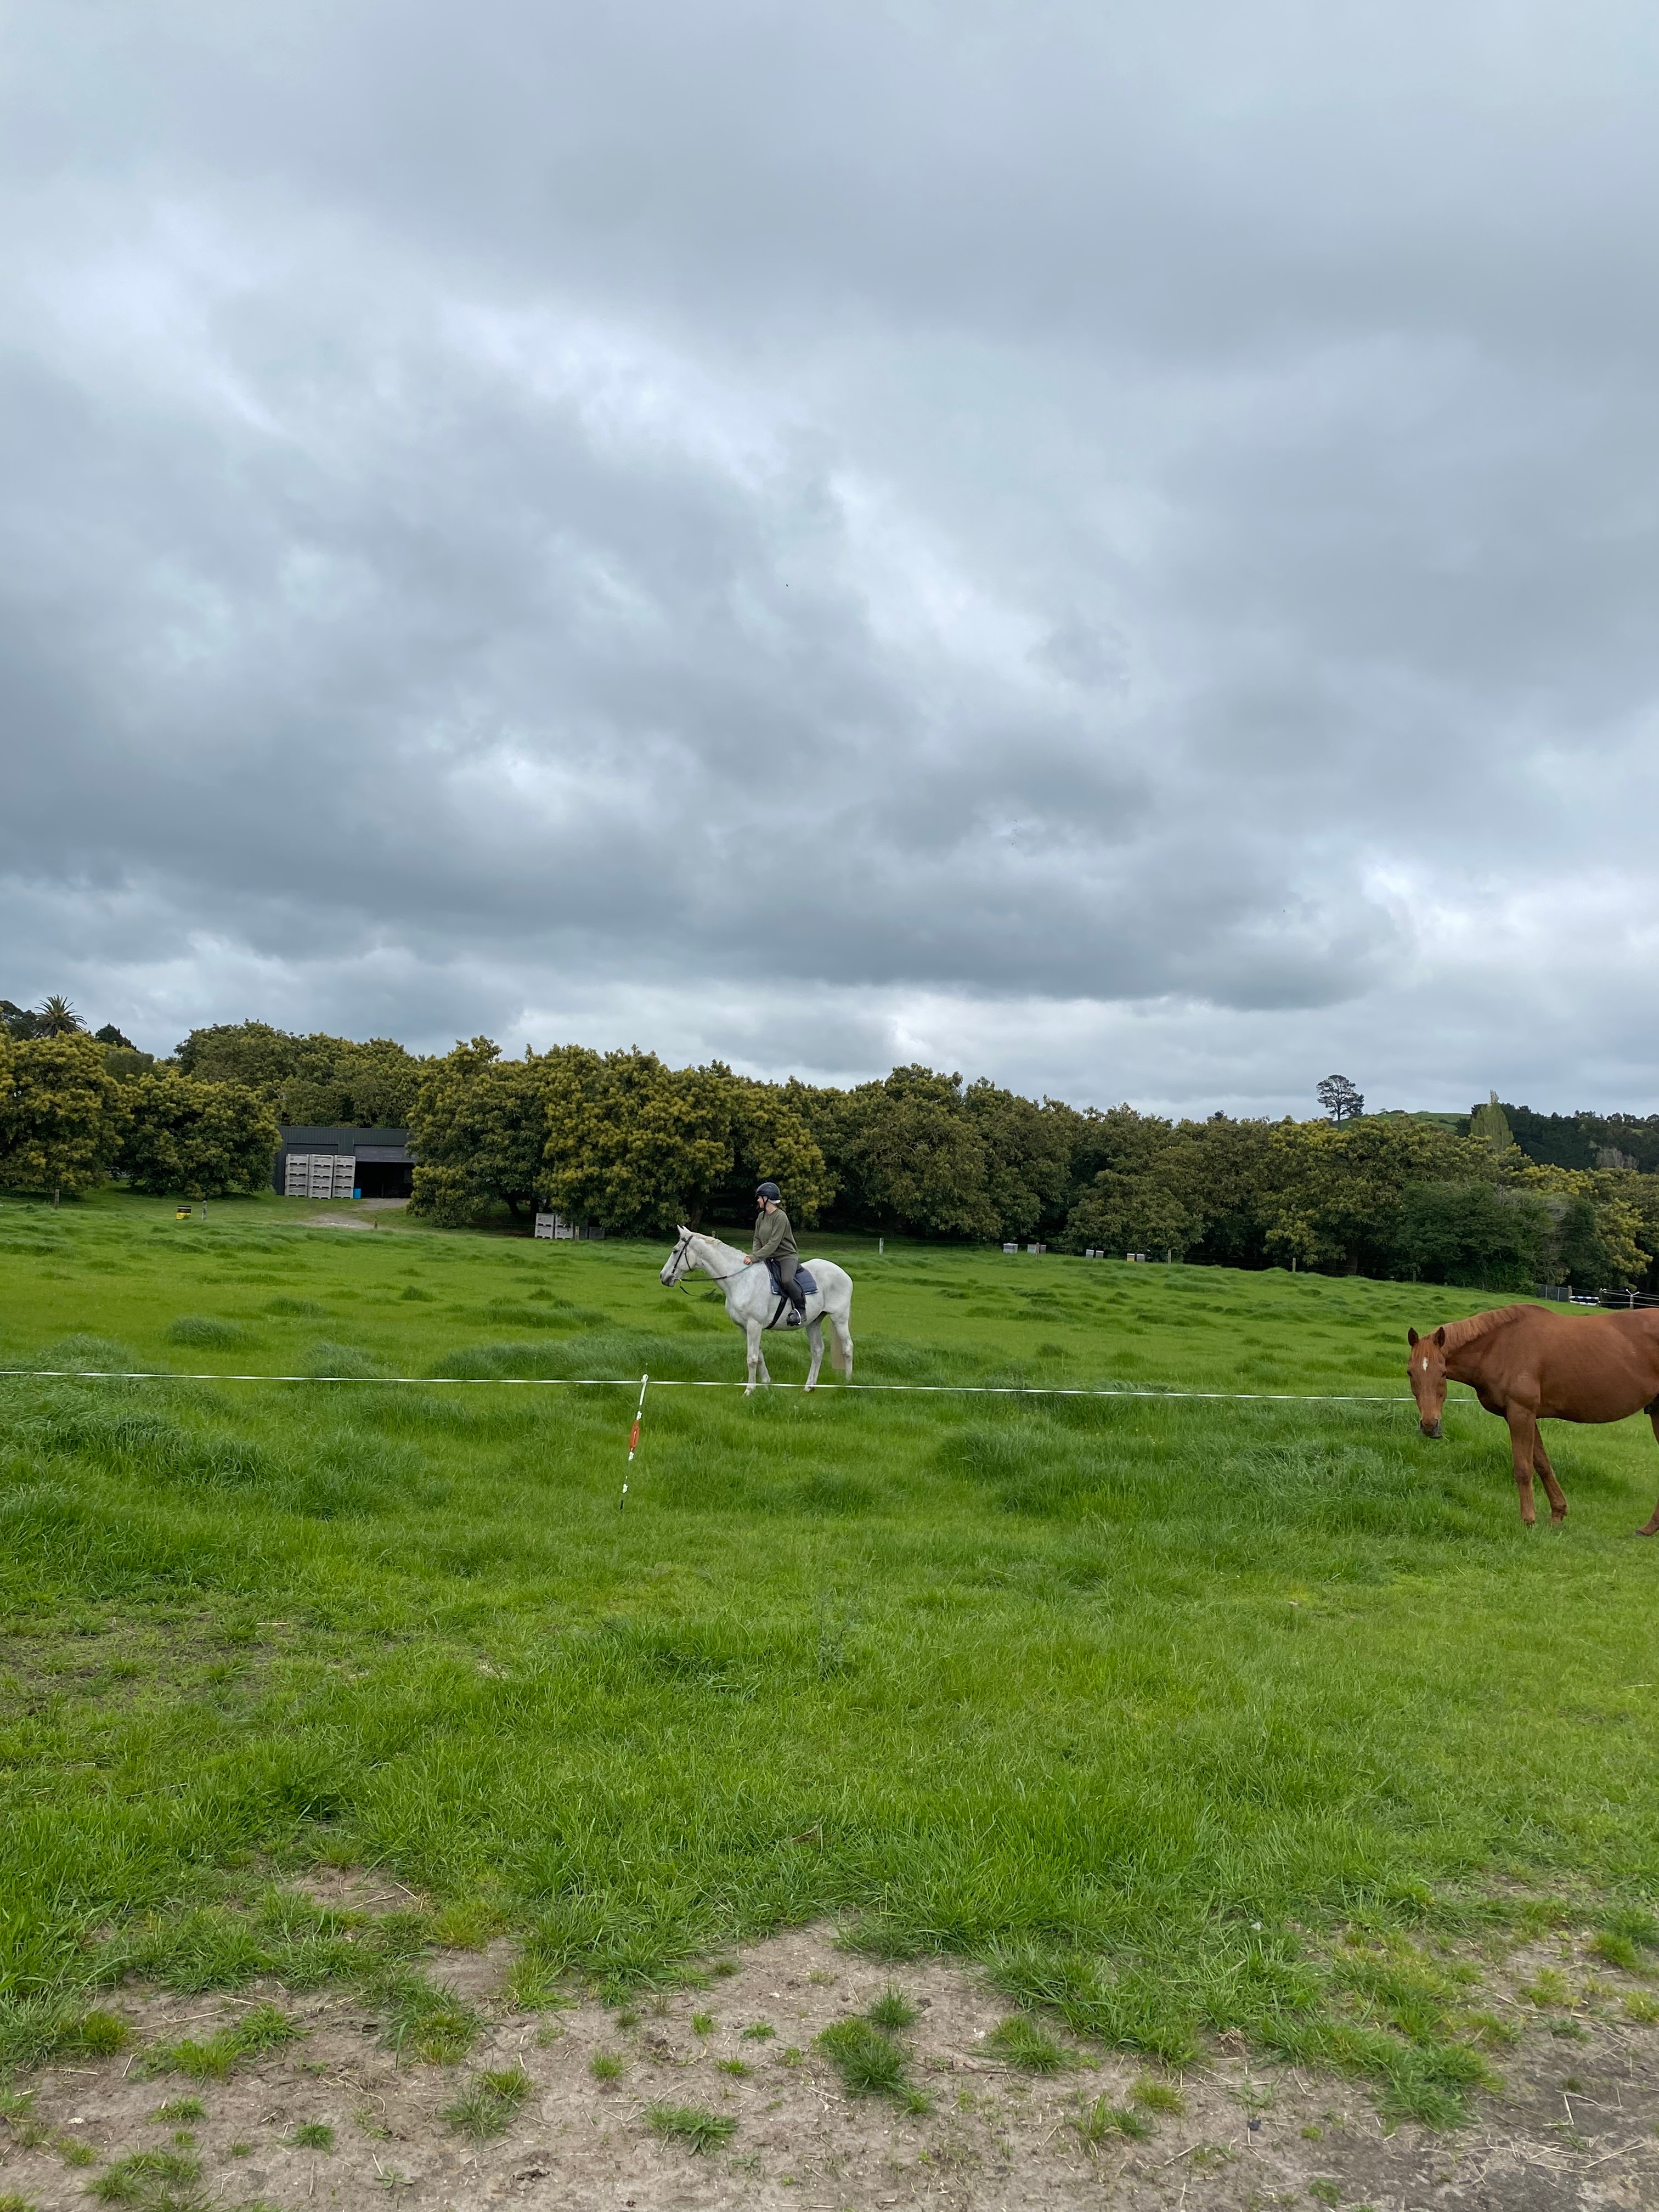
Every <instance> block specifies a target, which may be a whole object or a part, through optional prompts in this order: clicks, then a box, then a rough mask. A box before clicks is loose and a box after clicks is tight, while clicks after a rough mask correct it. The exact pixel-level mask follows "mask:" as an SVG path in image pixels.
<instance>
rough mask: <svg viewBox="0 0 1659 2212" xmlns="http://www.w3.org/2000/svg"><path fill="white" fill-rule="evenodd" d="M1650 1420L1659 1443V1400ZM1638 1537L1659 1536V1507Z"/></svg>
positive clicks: (1655, 1509)
mask: <svg viewBox="0 0 1659 2212" xmlns="http://www.w3.org/2000/svg"><path fill="white" fill-rule="evenodd" d="M1648 1419H1650V1421H1651V1422H1652V1423H1653V1440H1654V1442H1655V1443H1659V1399H1656V1401H1654V1403H1653V1404H1652V1405H1651V1406H1650V1407H1648ZM1636 1533H1637V1534H1638V1536H1659V1505H1656V1506H1655V1507H1654V1509H1653V1517H1652V1519H1651V1520H1650V1522H1648V1525H1647V1527H1646V1528H1638V1530H1637V1532H1636Z"/></svg>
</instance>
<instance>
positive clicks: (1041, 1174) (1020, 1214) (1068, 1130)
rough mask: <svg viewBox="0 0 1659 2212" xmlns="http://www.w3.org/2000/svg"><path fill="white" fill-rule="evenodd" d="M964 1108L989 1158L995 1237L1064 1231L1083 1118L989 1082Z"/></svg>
mask: <svg viewBox="0 0 1659 2212" xmlns="http://www.w3.org/2000/svg"><path fill="white" fill-rule="evenodd" d="M963 1107H964V1108H965V1109H966V1111H967V1115H968V1118H969V1121H970V1122H971V1123H972V1125H973V1127H974V1130H975V1134H976V1135H977V1137H978V1139H979V1142H980V1148H981V1153H982V1156H983V1158H984V1162H985V1196H986V1200H987V1204H988V1206H989V1208H990V1212H991V1214H992V1217H993V1218H994V1222H995V1224H996V1231H995V1233H997V1234H1000V1236H1001V1237H1005V1238H1008V1237H1034V1236H1036V1235H1038V1234H1039V1233H1042V1234H1044V1235H1048V1236H1052V1235H1054V1233H1055V1232H1057V1231H1060V1229H1061V1228H1062V1227H1063V1225H1064V1224H1065V1220H1066V1209H1067V1206H1068V1203H1069V1201H1070V1199H1071V1196H1072V1185H1073V1167H1072V1162H1073V1153H1074V1152H1075V1150H1076V1147H1077V1143H1078V1138H1079V1127H1080V1123H1081V1121H1082V1116H1081V1115H1079V1114H1078V1113H1077V1112H1076V1111H1075V1109H1073V1108H1072V1107H1070V1106H1066V1105H1062V1104H1061V1103H1059V1102H1058V1101H1057V1100H1055V1099H1052V1098H1045V1099H1044V1100H1043V1102H1042V1104H1041V1105H1040V1106H1039V1105H1037V1104H1036V1102H1035V1101H1034V1100H1032V1099H1030V1098H1022V1097H1020V1096H1019V1095H1018V1092H1016V1091H1001V1090H999V1089H998V1088H997V1086H996V1085H994V1084H993V1083H987V1082H985V1081H983V1080H981V1081H980V1082H977V1083H970V1084H969V1085H968V1088H967V1090H966V1091H964V1093H963Z"/></svg>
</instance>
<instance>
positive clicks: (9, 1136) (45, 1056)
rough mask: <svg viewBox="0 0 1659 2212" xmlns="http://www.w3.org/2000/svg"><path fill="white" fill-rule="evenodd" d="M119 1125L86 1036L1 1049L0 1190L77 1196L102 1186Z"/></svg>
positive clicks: (97, 1054) (108, 1084)
mask: <svg viewBox="0 0 1659 2212" xmlns="http://www.w3.org/2000/svg"><path fill="white" fill-rule="evenodd" d="M121 1120H122V1115H121V1093H120V1089H119V1086H118V1085H117V1084H116V1082H115V1081H114V1079H113V1078H112V1076H111V1075H110V1074H109V1073H108V1072H107V1070H106V1068H105V1066H104V1055H103V1051H102V1048H100V1046H98V1045H95V1044H94V1042H93V1041H92V1039H91V1038H90V1037H89V1036H42V1037H30V1038H19V1039H16V1040H15V1041H14V1040H12V1039H10V1038H8V1039H6V1040H4V1041H3V1042H0V1184H4V1185H5V1186H7V1187H8V1188H11V1189H14V1190H38V1191H58V1190H66V1191H82V1190H85V1189H87V1188H88V1187H89V1186H90V1185H91V1184H93V1183H96V1182H102V1181H103V1180H104V1178H105V1177H106V1175H107V1174H108V1172H109V1170H110V1167H111V1164H112V1162H113V1160H114V1158H115V1150H116V1146H117V1145H118V1142H119V1139H120V1133H121Z"/></svg>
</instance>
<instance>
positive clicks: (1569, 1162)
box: [1369, 1099, 1659, 1175]
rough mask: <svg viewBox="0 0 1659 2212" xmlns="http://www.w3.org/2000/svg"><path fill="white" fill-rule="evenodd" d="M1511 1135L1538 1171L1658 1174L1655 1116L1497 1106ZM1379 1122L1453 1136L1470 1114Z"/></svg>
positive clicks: (1395, 1110)
mask: <svg viewBox="0 0 1659 2212" xmlns="http://www.w3.org/2000/svg"><path fill="white" fill-rule="evenodd" d="M1500 1103H1501V1104H1502V1107H1503V1111H1504V1118H1505V1119H1506V1120H1507V1121H1508V1122H1509V1125H1510V1134H1511V1135H1512V1136H1513V1137H1514V1139H1515V1141H1516V1144H1517V1145H1519V1146H1520V1147H1521V1150H1522V1152H1524V1153H1525V1155H1526V1157H1527V1158H1528V1159H1529V1160H1535V1161H1536V1162H1537V1163H1538V1164H1539V1166H1540V1167H1552V1168H1635V1169H1636V1170H1638V1173H1640V1174H1642V1175H1656V1174H1659V1114H1649V1115H1638V1114H1592V1113H1590V1112H1589V1110H1588V1109H1581V1110H1580V1111H1579V1112H1578V1113H1577V1114H1534V1112H1533V1110H1532V1109H1531V1107H1530V1106H1511V1105H1510V1103H1509V1101H1508V1100H1507V1099H1504V1100H1502V1101H1501V1102H1500ZM1369 1118H1374V1119H1376V1120H1377V1121H1431V1122H1433V1124H1434V1125H1435V1127H1437V1128H1439V1129H1449V1130H1450V1131H1451V1132H1452V1133H1453V1135H1454V1136H1459V1137H1465V1136H1467V1135H1468V1131H1469V1121H1470V1115H1468V1114H1450V1113H1442V1112H1439V1111H1437V1110H1430V1109H1421V1108H1407V1107H1402V1106H1395V1107H1386V1108H1384V1109H1383V1110H1382V1112H1380V1113H1379V1114H1377V1115H1375V1116H1373V1117H1369Z"/></svg>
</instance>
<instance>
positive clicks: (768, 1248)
mask: <svg viewBox="0 0 1659 2212" xmlns="http://www.w3.org/2000/svg"><path fill="white" fill-rule="evenodd" d="M794 1252H795V1232H794V1231H793V1229H792V1228H791V1227H790V1226H789V1216H788V1215H787V1213H786V1212H784V1210H783V1208H782V1207H781V1206H780V1207H779V1208H778V1210H777V1212H775V1213H763V1214H762V1216H761V1218H760V1219H759V1220H758V1221H757V1223H756V1224H755V1257H756V1258H757V1260H781V1259H783V1258H784V1257H785V1256H786V1255H788V1256H790V1257H793V1255H794Z"/></svg>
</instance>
